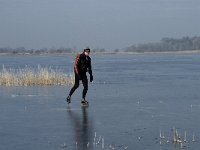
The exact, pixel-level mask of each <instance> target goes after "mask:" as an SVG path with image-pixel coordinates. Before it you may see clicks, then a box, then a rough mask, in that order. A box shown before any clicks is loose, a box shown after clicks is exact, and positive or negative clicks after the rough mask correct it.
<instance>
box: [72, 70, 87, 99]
mask: <svg viewBox="0 0 200 150" xmlns="http://www.w3.org/2000/svg"><path fill="white" fill-rule="evenodd" d="M80 80H81V81H82V83H83V92H82V98H83V99H85V96H86V94H87V91H88V79H87V76H86V74H83V75H81V76H78V75H77V74H76V73H75V83H74V86H73V87H72V89H71V90H70V92H69V96H72V94H73V93H74V91H75V90H76V89H77V88H78V87H79V81H80Z"/></svg>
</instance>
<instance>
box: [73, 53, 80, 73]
mask: <svg viewBox="0 0 200 150" xmlns="http://www.w3.org/2000/svg"><path fill="white" fill-rule="evenodd" d="M79 62H80V54H78V55H77V56H76V60H75V65H74V69H75V72H76V74H79V69H78V65H79Z"/></svg>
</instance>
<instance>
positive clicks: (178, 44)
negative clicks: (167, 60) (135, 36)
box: [125, 36, 200, 52]
mask: <svg viewBox="0 0 200 150" xmlns="http://www.w3.org/2000/svg"><path fill="white" fill-rule="evenodd" d="M186 50H200V37H197V36H195V37H191V38H190V37H188V36H186V37H182V38H181V39H175V38H162V39H161V41H160V42H157V43H147V44H138V45H132V46H130V47H128V48H126V49H125V52H166V51H186Z"/></svg>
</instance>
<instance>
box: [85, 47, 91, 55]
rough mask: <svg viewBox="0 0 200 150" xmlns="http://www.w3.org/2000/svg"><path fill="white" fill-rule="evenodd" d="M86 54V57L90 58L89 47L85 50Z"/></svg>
mask: <svg viewBox="0 0 200 150" xmlns="http://www.w3.org/2000/svg"><path fill="white" fill-rule="evenodd" d="M84 54H85V55H86V56H89V54H90V48H89V47H87V48H85V49H84Z"/></svg>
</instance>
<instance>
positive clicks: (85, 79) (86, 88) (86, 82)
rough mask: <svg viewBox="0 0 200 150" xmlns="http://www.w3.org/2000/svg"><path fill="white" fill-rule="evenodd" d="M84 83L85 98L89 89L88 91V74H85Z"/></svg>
mask: <svg viewBox="0 0 200 150" xmlns="http://www.w3.org/2000/svg"><path fill="white" fill-rule="evenodd" d="M82 83H83V93H82V98H83V99H84V100H85V96H86V94H87V91H88V79H87V76H83V78H82Z"/></svg>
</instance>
